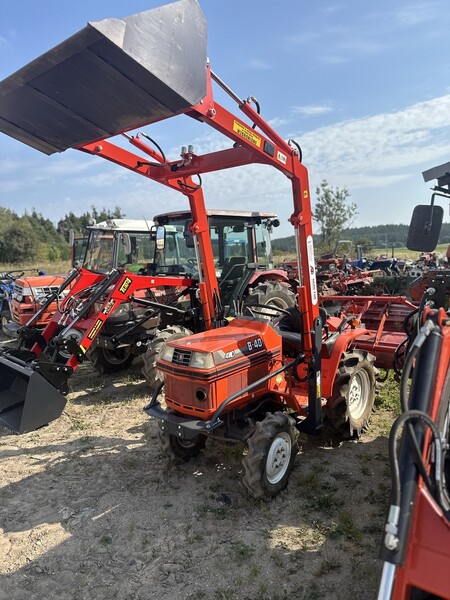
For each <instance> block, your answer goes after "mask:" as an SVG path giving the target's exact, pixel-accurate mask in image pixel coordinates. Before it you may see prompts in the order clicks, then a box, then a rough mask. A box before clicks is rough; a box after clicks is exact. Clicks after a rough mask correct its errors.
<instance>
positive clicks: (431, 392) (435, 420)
mask: <svg viewBox="0 0 450 600" xmlns="http://www.w3.org/2000/svg"><path fill="white" fill-rule="evenodd" d="M449 166H450V164H449V163H446V164H444V165H440V166H439V167H434V168H433V169H430V170H428V171H425V172H424V173H423V175H424V179H425V181H430V180H432V179H437V185H436V186H435V187H434V191H433V195H432V200H431V204H430V205H419V206H417V207H416V208H415V210H414V213H413V218H412V220H411V226H410V230H409V235H408V242H407V246H408V248H409V249H410V250H416V251H422V252H432V251H433V250H434V249H435V247H436V244H437V241H438V237H439V233H440V229H441V224H442V218H443V210H442V207H441V206H435V204H434V202H435V199H436V197H438V196H443V197H444V198H445V199H446V200H447V201H448V200H449V199H450V176H449ZM438 291H439V290H438V288H437V286H435V287H433V286H430V287H429V288H428V289H427V290H425V291H424V294H423V296H422V299H421V302H420V305H419V310H418V314H417V322H416V325H415V326H414V327H413V328H412V330H411V333H410V339H409V342H408V349H407V353H406V359H405V366H404V368H403V373H402V379H401V382H400V404H401V409H402V413H401V415H400V416H399V417H398V418H397V419H396V421H395V422H394V424H393V426H392V430H391V434H390V437H389V460H390V468H391V479H392V491H391V499H390V507H389V512H388V516H387V519H386V525H385V531H384V535H383V539H382V544H381V552H380V554H381V558H382V560H383V561H384V566H383V575H382V579H381V582H380V587H379V593H378V600H450V454H449V449H450V319H449V312H448V306H447V303H446V302H443V300H444V295H442V296H440V294H439V293H438ZM400 433H401V436H400Z"/></svg>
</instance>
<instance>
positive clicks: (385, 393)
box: [375, 371, 401, 415]
mask: <svg viewBox="0 0 450 600" xmlns="http://www.w3.org/2000/svg"><path fill="white" fill-rule="evenodd" d="M375 406H376V407H380V408H384V409H386V410H389V411H391V412H393V413H394V414H395V415H399V414H400V412H401V411H400V392H399V386H398V383H397V382H396V381H395V379H394V374H393V373H392V371H391V372H390V373H389V376H388V378H387V379H386V381H385V382H384V383H383V384H382V385H381V389H380V391H379V393H378V395H377V398H376V400H375Z"/></svg>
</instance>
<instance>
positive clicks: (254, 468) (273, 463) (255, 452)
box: [242, 411, 298, 500]
mask: <svg viewBox="0 0 450 600" xmlns="http://www.w3.org/2000/svg"><path fill="white" fill-rule="evenodd" d="M247 444H248V452H247V455H246V456H245V457H244V459H243V460H242V464H243V466H244V477H243V480H242V482H243V484H244V486H245V488H246V489H247V491H248V493H249V494H250V495H251V496H253V498H261V499H263V500H269V499H270V498H272V497H273V496H275V495H276V494H278V492H280V491H281V490H282V489H283V488H285V487H286V485H287V483H288V480H289V476H290V474H291V471H292V469H293V467H294V461H295V457H296V455H297V452H298V430H297V428H296V426H295V421H294V419H293V418H292V417H290V416H289V415H287V414H285V413H283V412H280V411H278V412H275V413H267V416H266V417H265V419H263V420H262V421H258V423H256V428H255V432H254V433H253V435H252V436H251V437H249V438H248V440H247Z"/></svg>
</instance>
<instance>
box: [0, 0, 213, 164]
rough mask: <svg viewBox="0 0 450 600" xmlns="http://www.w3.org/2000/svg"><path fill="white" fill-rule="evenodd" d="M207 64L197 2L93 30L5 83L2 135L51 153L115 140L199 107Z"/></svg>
mask: <svg viewBox="0 0 450 600" xmlns="http://www.w3.org/2000/svg"><path fill="white" fill-rule="evenodd" d="M206 63H207V55H206V22H205V19H204V16H203V13H202V11H201V9H200V7H199V5H198V4H197V0H178V2H173V3H172V4H167V5H165V6H161V7H159V8H154V9H151V10H148V11H145V12H141V13H137V14H135V15H131V16H129V17H125V18H124V19H105V20H103V21H98V22H92V23H88V24H87V26H86V27H85V28H84V29H82V30H81V31H79V32H78V33H76V34H75V35H73V36H71V37H70V38H68V39H67V40H65V41H64V42H62V43H61V44H59V45H58V46H56V47H55V48H53V49H52V50H49V51H48V52H46V53H45V54H43V55H42V56H40V57H39V58H36V59H35V60H34V61H32V62H31V63H29V64H28V65H26V66H25V67H23V68H22V69H20V70H19V71H17V72H16V73H14V74H13V75H10V76H9V77H8V78H6V79H4V80H3V81H1V82H0V131H2V132H3V133H6V134H7V135H9V136H11V137H13V138H15V139H17V140H19V141H21V142H23V143H24V144H28V145H29V146H32V147H33V148H36V149H37V150H40V151H41V152H44V153H45V154H53V153H54V152H62V151H64V150H67V148H76V147H79V146H83V145H85V144H87V143H92V142H95V141H97V140H100V139H103V138H107V137H111V136H113V135H116V134H118V133H121V132H124V131H128V130H130V129H135V128H137V127H141V126H143V125H146V124H149V123H153V122H155V121H159V120H161V119H165V118H167V117H171V116H173V115H175V114H178V113H182V112H185V111H186V110H188V109H189V108H190V107H191V106H193V105H195V104H197V103H198V102H200V100H201V99H202V98H203V97H204V96H205V95H206Z"/></svg>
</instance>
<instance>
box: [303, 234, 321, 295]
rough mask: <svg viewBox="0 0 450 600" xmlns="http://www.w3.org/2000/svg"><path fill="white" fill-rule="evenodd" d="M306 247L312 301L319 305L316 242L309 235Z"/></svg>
mask: <svg viewBox="0 0 450 600" xmlns="http://www.w3.org/2000/svg"><path fill="white" fill-rule="evenodd" d="M306 247H307V249H308V265H309V283H310V286H311V300H312V303H313V304H317V302H318V300H319V296H318V293H317V281H316V266H315V262H314V242H313V238H312V235H308V237H307V239H306Z"/></svg>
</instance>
